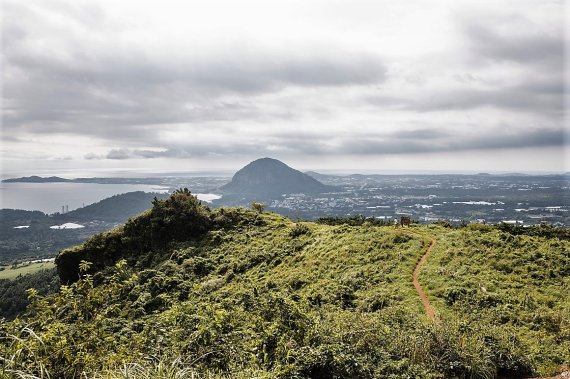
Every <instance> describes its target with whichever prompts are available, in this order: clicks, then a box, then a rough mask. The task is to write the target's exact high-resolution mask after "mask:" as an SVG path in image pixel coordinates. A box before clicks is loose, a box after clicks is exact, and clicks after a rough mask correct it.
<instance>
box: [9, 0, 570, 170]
mask: <svg viewBox="0 0 570 379" xmlns="http://www.w3.org/2000/svg"><path fill="white" fill-rule="evenodd" d="M150 5H151V4H150V3H147V2H144V1H142V2H140V1H139V2H134V1H133V2H130V1H126V2H121V4H116V3H114V2H111V1H98V2H95V1H93V2H90V1H88V2H80V3H78V2H74V1H67V0H52V1H49V2H45V1H34V0H32V1H26V2H21V1H16V0H8V1H5V2H4V3H3V8H4V9H3V13H4V19H3V23H2V39H3V50H2V54H3V60H4V68H3V73H2V75H3V78H2V82H3V108H4V109H3V119H2V122H3V123H2V124H3V125H2V126H3V136H2V139H3V147H2V151H3V153H2V154H3V158H4V159H5V160H7V161H8V162H11V161H18V162H20V164H25V163H22V162H25V161H26V160H28V161H29V162H30V164H32V163H31V162H33V161H34V160H36V159H38V157H40V156H41V158H42V159H48V160H49V159H54V160H58V159H59V160H60V158H61V157H62V156H65V158H66V159H68V160H70V161H71V162H75V164H77V165H81V164H86V162H98V164H101V165H105V164H106V163H105V162H117V161H122V162H128V161H131V160H133V161H134V160H141V159H142V160H144V161H148V160H152V159H161V160H163V161H176V160H178V161H188V162H190V161H192V160H194V161H195V162H203V161H204V160H205V159H218V160H220V159H221V160H223V159H225V160H226V163H224V164H221V165H222V166H224V165H225V166H226V167H229V166H232V164H233V163H232V162H235V161H236V160H237V161H240V162H241V161H246V160H248V159H252V158H256V157H259V156H261V155H263V156H265V155H271V156H276V157H280V158H283V159H292V160H297V161H305V162H307V160H308V161H310V160H311V159H312V158H311V157H315V156H319V157H330V158H331V159H332V160H333V161H334V157H335V156H343V157H346V156H353V157H359V156H363V155H367V156H376V157H378V159H380V160H381V158H382V157H383V156H393V155H396V156H401V155H408V156H414V155H417V154H424V156H429V154H437V153H442V152H451V153H454V154H456V156H457V158H458V162H460V161H461V158H460V157H461V154H462V152H468V151H474V150H477V151H489V152H492V151H497V150H504V149H510V150H511V151H512V152H513V154H514V155H516V154H517V153H516V151H517V149H525V152H524V154H525V155H526V154H527V149H529V148H531V149H532V148H537V149H544V148H548V147H551V148H554V149H558V150H559V151H561V152H562V151H564V149H566V147H565V146H566V142H567V139H565V138H564V106H565V104H564V83H565V71H566V70H567V68H566V67H565V65H564V46H565V43H566V41H565V39H564V35H563V20H562V13H563V12H562V8H563V5H562V4H561V3H558V2H542V1H528V2H525V3H524V4H521V3H517V2H504V3H501V4H500V5H492V4H491V3H486V2H485V3H484V4H483V3H480V2H461V4H458V3H457V2H453V1H437V2H434V3H433V4H431V6H430V7H427V5H426V4H424V3H423V2H420V1H418V2H406V3H405V4H403V3H396V2H374V1H355V2H348V1H347V2H335V3H332V4H331V3H329V2H321V1H317V2H314V3H311V4H310V5H309V4H306V3H304V2H297V1H291V2H276V3H274V5H273V6H269V5H267V4H266V3H264V2H254V1H246V2H244V3H243V4H241V6H239V7H238V6H236V5H235V4H233V3H232V2H226V1H213V2H212V3H210V4H208V5H199V4H196V3H192V2H178V1H168V2H166V3H165V5H164V8H163V9H156V7H151V6H150ZM38 149H41V150H42V153H41V154H39V153H38V152H37V150H38ZM26 151H30V153H29V154H28V155H26ZM520 151H521V154H522V151H523V150H520ZM32 152H33V153H32ZM426 154H427V155H426ZM554 157H555V158H552V157H551V158H549V159H550V161H548V162H546V161H545V162H542V163H541V164H546V165H550V167H551V168H552V169H556V168H559V167H561V166H562V165H563V163H560V162H558V163H557V162H556V161H552V159H555V160H557V159H558V160H563V159H564V156H563V155H562V153H560V155H559V156H558V158H556V156H554ZM521 158H523V155H520V156H517V157H514V158H513V159H514V160H519V161H521ZM82 162H83V163H82ZM320 162H322V160H321V161H320ZM70 164H72V163H70ZM458 164H460V163H458ZM524 166H525V163H522V167H521V168H524ZM548 168H549V167H545V169H548Z"/></svg>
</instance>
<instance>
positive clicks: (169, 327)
mask: <svg viewBox="0 0 570 379" xmlns="http://www.w3.org/2000/svg"><path fill="white" fill-rule="evenodd" d="M333 221H334V222H333ZM333 221H331V222H330V223H312V222H297V223H294V222H292V221H291V220H289V219H287V218H284V217H282V216H279V215H276V214H272V213H258V212H255V211H252V210H247V209H235V208H229V209H228V208H220V209H216V210H210V209H208V208H207V207H205V206H204V205H202V204H201V203H200V202H199V201H198V200H197V199H196V198H195V197H193V196H192V195H191V194H190V193H189V192H188V191H184V190H183V191H177V192H176V193H175V194H173V195H172V196H171V197H170V198H169V199H167V200H158V199H157V200H155V201H154V202H153V208H152V209H151V210H149V211H147V212H145V213H143V214H141V215H140V216H138V217H136V218H133V219H131V220H129V221H128V222H127V223H126V224H125V225H124V226H122V227H119V228H116V229H114V230H112V231H110V232H107V233H104V234H101V235H97V236H94V237H92V238H90V239H89V240H88V241H86V242H85V243H84V244H83V245H81V246H78V247H76V248H72V249H68V250H65V251H63V252H62V253H61V254H60V255H59V256H58V259H57V266H58V267H57V269H58V273H59V276H60V278H61V280H62V282H63V283H66V285H64V286H62V287H61V288H60V291H59V293H57V294H54V295H48V296H47V297H44V296H40V295H39V294H38V293H37V292H36V291H35V290H31V291H29V297H30V301H31V306H30V307H29V308H28V311H27V314H26V316H25V317H23V318H21V319H15V320H13V321H10V322H2V323H0V338H2V339H3V343H1V344H0V357H2V359H1V360H0V375H2V374H3V375H4V376H5V377H17V376H18V375H20V374H22V375H23V374H33V375H36V376H39V377H48V374H49V377H52V378H54V377H63V378H75V377H77V378H79V377H96V378H127V377H129V378H133V377H134V378H151V377H152V378H166V377H169V378H170V377H187V378H190V377H195V376H197V375H200V377H216V378H217V377H232V378H234V377H238V378H240V377H242V378H246V377H261V378H440V377H446V378H494V377H496V376H497V375H498V374H501V375H510V376H512V377H524V376H530V375H539V374H540V375H546V374H551V373H553V372H555V371H556V370H557V369H558V367H559V365H560V364H561V363H564V362H568V361H569V360H570V334H569V332H568V331H569V330H570V327H569V326H568V315H567V312H564V306H566V307H567V305H568V303H569V301H568V300H569V298H568V293H570V291H569V285H570V283H569V280H568V278H569V277H570V275H569V273H570V272H569V270H570V256H569V253H568V252H569V251H570V242H569V241H568V240H567V239H565V238H562V237H563V234H560V235H559V236H558V237H552V236H550V237H544V236H540V235H536V236H529V235H516V234H512V233H510V232H509V231H503V230H500V228H498V227H491V226H484V225H475V226H468V227H465V228H460V229H454V228H450V227H445V226H444V225H435V224H434V225H427V226H426V225H424V226H420V225H414V226H412V227H410V228H398V229H396V228H394V227H393V226H382V225H376V224H373V223H372V222H366V220H364V221H363V222H353V221H351V220H347V222H343V220H342V219H335V220H333ZM432 239H436V240H437V242H438V244H437V246H436V249H435V250H434V251H433V252H432V257H430V260H428V263H427V265H426V266H425V268H424V270H423V272H422V275H421V277H420V281H421V283H422V285H423V287H424V288H425V289H426V292H427V293H428V295H429V296H430V298H431V300H432V302H433V303H434V305H435V307H436V309H437V311H438V313H439V318H438V320H437V321H436V322H433V323H432V322H430V321H429V320H428V319H427V318H426V316H425V314H424V312H423V308H422V304H421V302H420V300H419V298H418V295H417V293H416V292H415V290H414V287H413V286H412V283H411V273H412V271H413V269H414V267H415V265H416V263H417V262H418V260H419V258H420V257H421V256H422V255H423V253H424V252H425V250H426V248H427V247H428V246H429V244H430V242H431V240H432ZM483 287H484V288H485V290H482V289H481V288H483Z"/></svg>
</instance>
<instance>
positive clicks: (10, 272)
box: [0, 262, 55, 279]
mask: <svg viewBox="0 0 570 379" xmlns="http://www.w3.org/2000/svg"><path fill="white" fill-rule="evenodd" d="M0 267H2V268H4V270H2V271H0V279H14V278H16V277H18V275H26V274H32V273H34V272H37V271H39V270H43V269H49V268H53V267H55V264H54V263H53V262H36V263H30V264H22V265H19V266H18V267H16V268H12V267H11V266H0Z"/></svg>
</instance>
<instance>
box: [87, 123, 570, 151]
mask: <svg viewBox="0 0 570 379" xmlns="http://www.w3.org/2000/svg"><path fill="white" fill-rule="evenodd" d="M506 129H507V130H508V129H509V128H506ZM269 142H275V143H283V148H282V149H279V150H277V151H276V150H275V149H274V148H270V147H268V146H270V145H268V144H267V143H264V144H255V143H235V144H228V145H216V144H192V143H191V142H190V143H188V144H187V146H186V147H184V148H180V147H172V148H165V149H164V150H160V151H154V150H138V149H132V150H130V149H113V150H110V151H109V152H108V153H107V154H106V155H97V154H93V153H90V154H87V155H86V156H85V158H86V159H135V158H144V159H153V158H193V157H205V156H220V155H229V156H264V155H274V154H276V153H278V154H282V155H285V156H287V155H291V156H294V155H299V154H301V155H308V156H311V155H313V156H314V155H335V154H348V155H409V154H420V153H435V152H454V151H470V150H488V151H491V150H497V149H516V148H532V147H545V146H564V145H570V140H566V139H565V138H564V131H563V130H561V129H540V128H539V129H531V130H525V131H522V132H505V131H503V132H500V131H496V132H495V133H494V134H483V135H480V136H472V137H470V138H463V137H462V136H459V135H453V134H452V133H448V132H443V131H441V130H440V129H437V128H432V129H428V128H425V129H418V130H411V131H399V132H394V133H387V134H385V135H375V136H373V135H368V136H364V138H363V136H360V137H358V138H357V137H345V138H342V139H337V138H336V137H334V136H329V137H322V136H320V138H319V137H317V136H313V138H310V139H308V138H303V137H296V136H293V135H291V136H289V137H284V136H281V137H280V138H279V139H275V140H273V141H272V140H271V139H269Z"/></svg>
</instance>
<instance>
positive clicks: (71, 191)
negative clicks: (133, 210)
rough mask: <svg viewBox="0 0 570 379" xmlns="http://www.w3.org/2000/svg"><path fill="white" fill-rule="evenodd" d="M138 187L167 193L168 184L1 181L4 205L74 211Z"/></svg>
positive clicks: (211, 197)
mask: <svg viewBox="0 0 570 379" xmlns="http://www.w3.org/2000/svg"><path fill="white" fill-rule="evenodd" d="M134 191H144V192H155V193H166V192H168V187H163V186H157V185H146V184H96V183H0V209H1V208H9V209H23V210H28V211H41V212H44V213H47V214H52V213H55V212H61V211H62V208H61V207H62V206H63V207H66V210H68V211H72V210H74V209H77V208H81V207H83V206H87V205H89V204H93V203H96V202H98V201H101V200H103V199H106V198H108V197H111V196H113V195H119V194H123V193H127V192H134ZM197 196H198V198H199V199H200V200H204V201H211V200H214V199H216V198H219V196H217V195H214V194H197ZM149 206H150V204H149Z"/></svg>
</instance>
